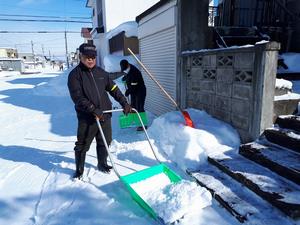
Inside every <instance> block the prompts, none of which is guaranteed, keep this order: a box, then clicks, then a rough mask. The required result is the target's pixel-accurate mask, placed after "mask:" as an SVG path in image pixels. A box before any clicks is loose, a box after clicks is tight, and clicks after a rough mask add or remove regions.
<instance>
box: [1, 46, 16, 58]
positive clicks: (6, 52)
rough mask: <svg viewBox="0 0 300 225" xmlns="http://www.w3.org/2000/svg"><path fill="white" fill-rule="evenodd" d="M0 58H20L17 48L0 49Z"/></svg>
mask: <svg viewBox="0 0 300 225" xmlns="http://www.w3.org/2000/svg"><path fill="white" fill-rule="evenodd" d="M0 58H18V51H17V49H16V48H6V47H0Z"/></svg>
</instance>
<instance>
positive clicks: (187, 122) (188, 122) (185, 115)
mask: <svg viewBox="0 0 300 225" xmlns="http://www.w3.org/2000/svg"><path fill="white" fill-rule="evenodd" d="M127 49H128V51H129V52H130V54H131V55H132V56H133V57H134V58H135V60H136V61H137V62H138V63H139V64H140V66H141V67H142V68H143V69H144V70H145V72H146V73H147V74H148V75H149V77H150V78H151V79H152V80H153V81H154V82H155V83H156V84H157V86H158V87H159V88H160V90H162V92H163V93H164V94H165V95H166V96H167V97H168V98H169V99H170V100H171V102H172V103H173V104H174V105H175V107H176V108H177V109H178V110H179V111H180V112H181V113H182V115H183V118H184V120H185V125H187V126H189V127H193V128H195V126H194V123H193V121H192V119H191V117H190V115H189V113H188V112H187V111H183V110H182V109H181V108H180V107H179V105H178V104H177V103H176V102H175V100H174V99H173V98H172V97H171V96H170V95H169V94H168V92H166V90H165V89H164V88H163V87H162V86H161V85H160V83H158V81H157V80H156V79H155V78H154V77H153V75H152V74H151V73H150V72H149V70H148V69H147V68H146V67H145V66H144V64H143V63H142V62H141V61H140V60H139V59H138V58H137V57H136V56H135V54H134V53H133V52H132V51H131V49H130V48H127Z"/></svg>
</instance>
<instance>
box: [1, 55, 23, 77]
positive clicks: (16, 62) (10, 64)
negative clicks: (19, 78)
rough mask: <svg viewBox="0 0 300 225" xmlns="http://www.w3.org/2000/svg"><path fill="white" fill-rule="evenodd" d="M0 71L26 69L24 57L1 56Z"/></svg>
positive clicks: (21, 70) (20, 70)
mask: <svg viewBox="0 0 300 225" xmlns="http://www.w3.org/2000/svg"><path fill="white" fill-rule="evenodd" d="M0 71H19V72H20V73H22V72H23V71H24V64H23V60H22V59H18V58H0Z"/></svg>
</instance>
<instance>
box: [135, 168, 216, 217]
mask: <svg viewBox="0 0 300 225" xmlns="http://www.w3.org/2000/svg"><path fill="white" fill-rule="evenodd" d="M131 187H132V188H133V189H134V190H135V191H136V192H137V193H138V195H139V196H141V197H142V199H143V200H145V201H146V202H147V203H148V204H149V205H150V206H151V208H153V210H154V211H155V212H156V213H157V214H158V216H159V217H160V218H162V219H163V220H164V221H165V222H166V223H173V222H175V221H176V220H179V219H180V218H182V217H183V216H184V215H185V214H187V213H189V212H194V211H199V210H200V209H202V208H205V207H207V206H209V205H211V200H212V196H211V194H210V193H209V192H208V191H207V190H206V189H205V188H202V187H200V186H198V185H197V184H196V183H195V182H191V181H188V180H181V181H179V182H177V183H171V182H170V180H169V178H168V177H167V176H166V175H165V174H164V173H160V174H158V175H155V176H152V177H150V178H148V179H145V180H143V181H140V182H137V183H134V184H132V185H131Z"/></svg>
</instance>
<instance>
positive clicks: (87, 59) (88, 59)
mask: <svg viewBox="0 0 300 225" xmlns="http://www.w3.org/2000/svg"><path fill="white" fill-rule="evenodd" d="M80 62H82V63H83V64H84V65H85V66H86V67H87V68H89V69H92V68H93V67H94V66H95V65H96V57H95V56H86V55H81V56H80Z"/></svg>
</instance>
